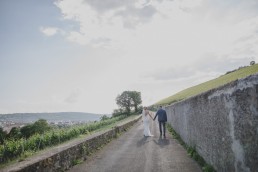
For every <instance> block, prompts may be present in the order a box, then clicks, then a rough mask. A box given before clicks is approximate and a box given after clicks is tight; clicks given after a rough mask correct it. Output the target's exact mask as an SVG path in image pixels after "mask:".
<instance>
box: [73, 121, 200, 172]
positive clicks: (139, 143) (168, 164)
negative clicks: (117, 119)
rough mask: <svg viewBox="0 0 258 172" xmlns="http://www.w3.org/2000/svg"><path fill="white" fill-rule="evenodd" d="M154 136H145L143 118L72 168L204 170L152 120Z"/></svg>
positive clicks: (141, 171)
mask: <svg viewBox="0 0 258 172" xmlns="http://www.w3.org/2000/svg"><path fill="white" fill-rule="evenodd" d="M151 132H152V134H154V136H153V137H144V136H143V124H142V122H141V120H140V121H139V122H137V123H136V124H135V125H134V126H133V127H132V128H130V130H128V131H127V132H126V133H124V134H123V135H122V136H120V137H119V138H118V139H115V140H113V141H111V142H110V143H109V144H108V145H106V146H105V147H104V148H103V149H102V150H100V151H98V152H97V153H95V154H94V155H92V156H91V157H90V158H89V159H88V160H86V161H85V162H84V163H82V164H79V165H77V166H74V167H73V168H71V169H70V170H69V171H71V172H78V171H80V172H82V171H88V172H102V171H106V172H118V171H119V172H160V171H170V172H201V168H200V167H199V166H198V164H197V163H196V162H195V161H194V160H192V159H191V158H190V157H189V156H188V155H187V152H186V150H185V149H184V148H183V147H182V146H181V145H180V144H179V143H178V142H177V141H176V140H175V139H173V138H172V136H171V135H170V134H169V133H168V132H167V138H160V137H159V130H158V122H157V121H155V122H151Z"/></svg>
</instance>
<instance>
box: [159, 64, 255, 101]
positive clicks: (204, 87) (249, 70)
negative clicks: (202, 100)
mask: <svg viewBox="0 0 258 172" xmlns="http://www.w3.org/2000/svg"><path fill="white" fill-rule="evenodd" d="M257 72H258V64H255V65H252V66H248V67H244V68H241V69H239V70H236V71H234V72H231V73H228V74H225V75H222V76H220V77H218V78H216V79H213V80H210V81H207V82H204V83H201V84H199V85H196V86H193V87H190V88H187V89H185V90H182V91H180V92H178V93H176V94H174V95H172V96H169V97H167V98H165V99H162V100H160V101H158V102H157V103H155V104H154V105H167V104H171V103H174V102H178V101H180V100H184V99H186V98H188V97H192V96H194V95H197V94H200V93H203V92H205V91H208V90H211V89H213V88H217V87H219V86H222V85H225V84H227V83H229V82H232V81H235V80H237V79H241V78H245V77H247V76H249V75H252V74H255V73H257Z"/></svg>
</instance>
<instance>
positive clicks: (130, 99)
mask: <svg viewBox="0 0 258 172" xmlns="http://www.w3.org/2000/svg"><path fill="white" fill-rule="evenodd" d="M141 103H142V99H141V93H140V92H137V91H124V92H123V93H122V94H121V95H118V96H117V98H116V104H117V105H118V106H119V107H121V108H122V109H125V111H126V112H127V113H129V114H130V113H131V108H132V107H133V108H134V110H135V112H137V111H138V107H139V105H140V104H141Z"/></svg>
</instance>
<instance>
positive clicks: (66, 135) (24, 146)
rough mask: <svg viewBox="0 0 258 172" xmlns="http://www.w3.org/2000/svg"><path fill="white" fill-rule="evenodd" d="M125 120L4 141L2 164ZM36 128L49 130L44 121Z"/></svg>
mask: <svg viewBox="0 0 258 172" xmlns="http://www.w3.org/2000/svg"><path fill="white" fill-rule="evenodd" d="M124 118H126V116H119V117H115V118H109V119H106V120H103V121H99V122H92V123H87V124H84V125H77V126H71V127H70V128H65V129H64V128H63V129H55V130H49V131H46V132H44V134H40V133H39V132H40V130H37V132H38V133H36V134H34V135H32V136H31V137H28V138H27V139H25V138H21V139H18V140H4V142H3V145H0V163H5V162H8V161H9V160H12V159H15V158H18V157H23V156H24V153H26V152H35V151H38V150H42V149H44V148H46V147H49V146H53V145H57V144H60V143H62V142H65V141H67V140H70V139H72V138H75V137H78V136H79V135H81V134H88V133H89V132H92V131H95V130H98V129H100V128H103V127H105V126H108V125H110V124H113V123H115V122H117V121H120V120H122V119H124ZM42 124H43V125H42ZM30 126H31V125H30ZM36 126H38V127H42V128H44V127H46V128H47V130H48V127H47V126H46V125H45V122H44V121H40V122H39V123H37V124H36ZM42 132H43V131H42ZM21 159H23V158H21Z"/></svg>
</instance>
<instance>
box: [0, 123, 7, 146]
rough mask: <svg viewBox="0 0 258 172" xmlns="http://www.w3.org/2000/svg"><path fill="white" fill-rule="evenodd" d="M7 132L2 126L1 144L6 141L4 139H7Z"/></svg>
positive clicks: (0, 131)
mask: <svg viewBox="0 0 258 172" xmlns="http://www.w3.org/2000/svg"><path fill="white" fill-rule="evenodd" d="M6 136H7V133H6V131H4V130H3V128H2V127H0V144H3V143H4V140H5V139H6Z"/></svg>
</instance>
